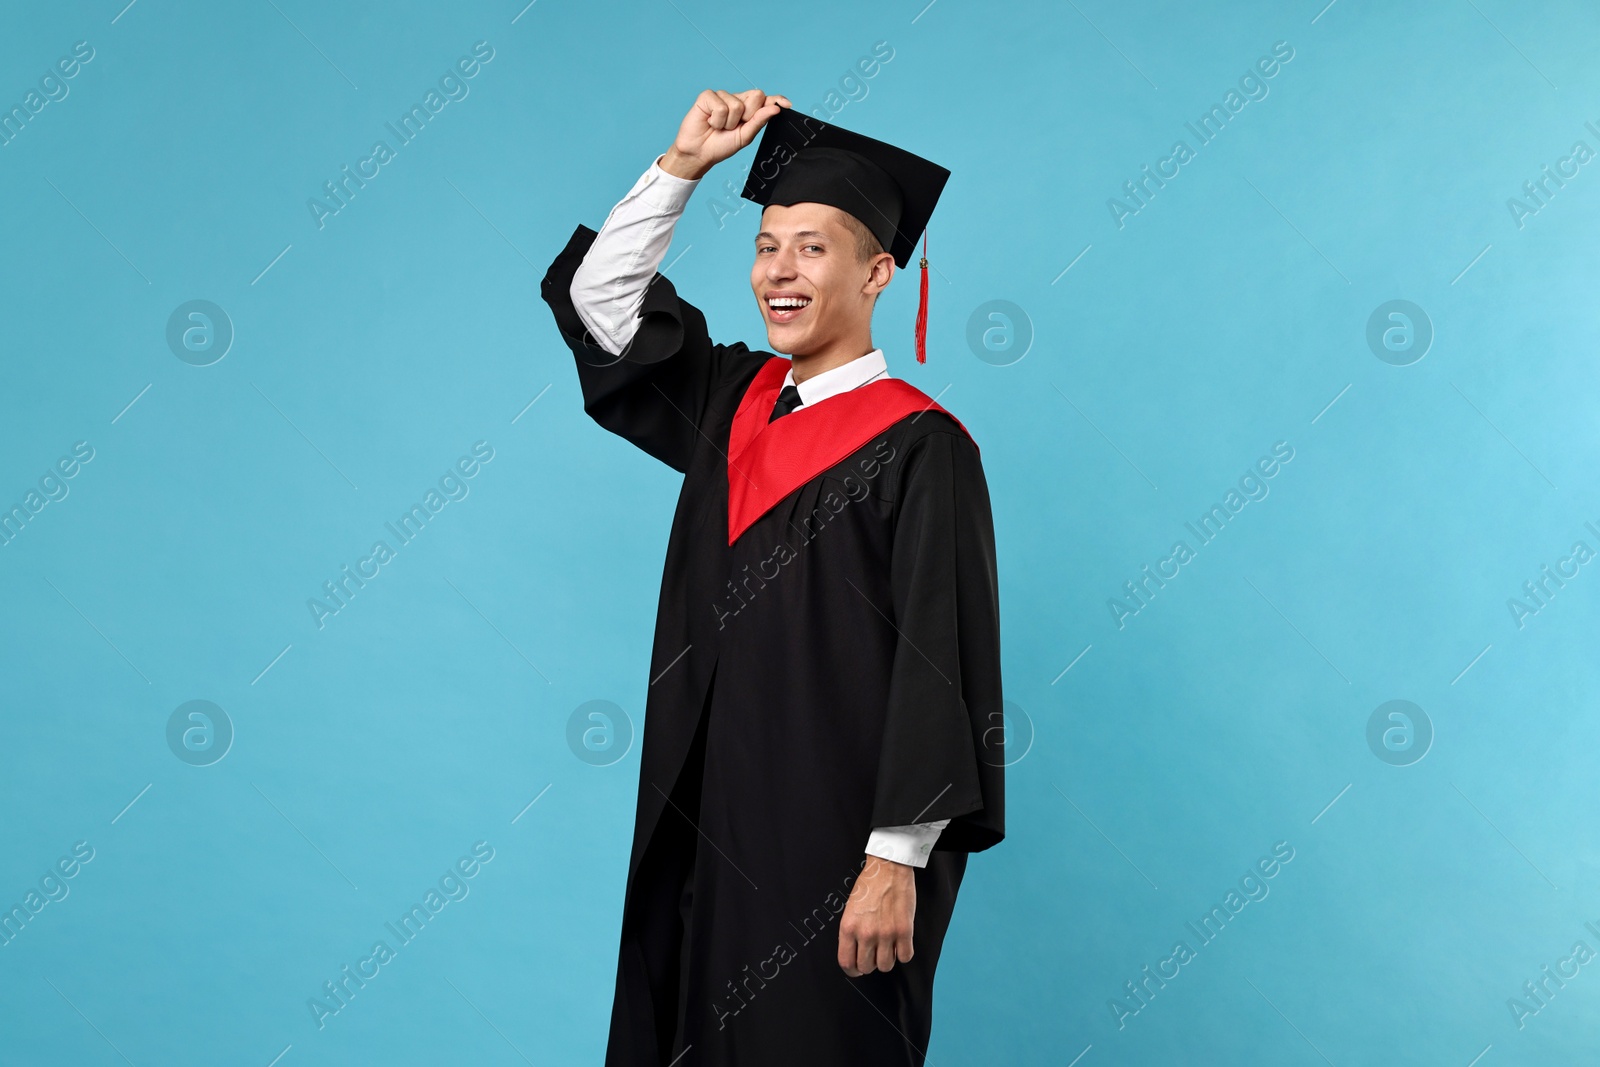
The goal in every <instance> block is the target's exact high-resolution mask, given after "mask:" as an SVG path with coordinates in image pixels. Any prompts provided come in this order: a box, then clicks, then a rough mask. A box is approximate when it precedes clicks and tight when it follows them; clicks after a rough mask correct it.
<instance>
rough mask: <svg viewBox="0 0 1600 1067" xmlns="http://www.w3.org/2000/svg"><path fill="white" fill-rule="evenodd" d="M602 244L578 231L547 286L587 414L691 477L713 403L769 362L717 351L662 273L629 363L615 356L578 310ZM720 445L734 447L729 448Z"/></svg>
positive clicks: (724, 348) (696, 314)
mask: <svg viewBox="0 0 1600 1067" xmlns="http://www.w3.org/2000/svg"><path fill="white" fill-rule="evenodd" d="M595 236H596V234H595V231H594V230H591V229H590V228H589V227H587V226H579V227H578V228H577V229H576V230H574V231H573V233H572V237H571V238H570V239H569V240H568V241H567V245H566V247H565V248H563V249H562V250H561V252H560V254H559V255H557V256H556V258H555V261H554V262H552V263H551V264H550V268H549V270H548V271H546V272H545V276H544V280H543V281H542V282H540V285H539V293H540V296H542V297H543V298H544V301H545V303H546V304H548V305H550V310H551V312H552V313H553V314H554V315H555V320H556V327H557V328H558V329H559V330H560V331H561V339H562V340H563V341H565V342H566V344H567V347H568V348H570V349H572V354H573V356H574V357H575V358H576V359H577V364H578V382H579V385H580V386H581V387H582V389H583V410H584V411H586V412H588V414H589V416H590V417H591V418H593V419H594V421H595V422H597V423H599V424H600V425H601V426H603V427H605V428H606V429H608V430H610V431H611V432H612V433H614V434H617V435H619V436H620V437H623V438H625V439H626V440H628V441H631V442H632V443H633V444H635V445H637V446H638V447H639V448H641V449H643V450H644V451H645V452H648V453H649V454H650V455H652V456H654V457H655V458H656V459H659V460H660V461H661V462H663V463H665V464H667V465H668V466H669V467H672V468H673V469H675V470H678V471H685V472H686V471H687V470H688V469H689V460H690V457H691V456H692V455H693V454H694V450H695V448H696V446H697V445H698V443H699V442H700V441H701V440H702V439H703V435H705V434H706V426H705V417H706V412H707V406H708V402H709V400H710V398H711V396H712V395H713V393H714V392H715V391H716V390H717V389H719V388H723V387H727V386H728V385H729V384H730V383H732V382H735V381H736V380H738V379H739V378H740V377H741V376H742V377H743V378H744V379H745V380H748V379H749V378H750V377H751V376H753V375H754V374H755V372H756V370H758V369H759V368H760V366H761V364H762V363H763V362H764V358H765V357H764V354H758V353H754V352H751V351H750V349H749V348H747V347H746V346H745V345H743V344H734V345H719V344H713V343H712V341H711V338H710V337H709V336H708V334H707V333H706V320H705V316H704V315H702V314H701V313H700V310H699V309H698V308H696V307H695V306H694V305H692V304H690V303H688V302H687V301H685V300H680V299H679V298H678V293H677V290H675V289H674V288H673V287H672V282H670V281H669V280H668V279H667V278H666V276H665V275H663V274H661V273H659V272H657V273H656V274H655V276H654V277H653V278H652V279H651V280H650V286H649V288H648V289H647V290H646V291H645V295H644V302H643V304H642V305H641V307H640V309H639V325H638V328H637V330H636V331H635V332H634V335H633V338H632V340H631V341H629V343H628V345H627V347H625V348H624V349H623V351H622V354H621V355H613V354H611V353H610V352H607V351H606V350H605V349H604V348H603V347H601V346H600V345H599V344H598V343H597V342H596V339H595V338H594V337H593V336H592V335H591V334H590V333H589V332H588V330H587V329H586V328H585V327H584V325H583V321H582V319H580V318H579V316H578V313H577V309H576V308H574V307H573V304H572V278H573V275H574V274H576V273H577V270H578V267H579V265H580V264H582V262H583V257H584V254H585V253H586V252H587V251H588V249H589V246H590V244H592V243H593V241H594V239H595ZM713 444H716V445H717V447H718V448H723V447H726V441H723V442H721V443H717V442H716V441H715V440H713Z"/></svg>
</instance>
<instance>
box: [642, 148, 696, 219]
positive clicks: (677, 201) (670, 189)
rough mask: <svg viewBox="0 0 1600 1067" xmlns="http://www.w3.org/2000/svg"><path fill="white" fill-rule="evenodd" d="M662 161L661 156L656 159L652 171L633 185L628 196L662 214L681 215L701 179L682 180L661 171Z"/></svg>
mask: <svg viewBox="0 0 1600 1067" xmlns="http://www.w3.org/2000/svg"><path fill="white" fill-rule="evenodd" d="M661 159H662V157H660V156H657V157H656V161H655V162H654V163H652V164H650V169H649V170H647V171H645V172H644V173H643V174H641V175H640V176H639V180H638V181H636V182H634V183H633V188H632V189H631V190H630V191H629V193H628V195H629V196H637V197H638V198H639V199H640V200H642V201H644V202H645V203H646V204H649V205H650V206H651V207H653V208H655V209H656V210H657V211H659V212H661V213H662V214H672V215H681V214H683V209H684V208H685V207H687V206H688V204H689V197H690V195H692V194H693V193H694V189H695V186H697V185H699V184H700V179H699V178H680V177H678V176H677V175H676V174H668V173H667V172H666V171H664V170H662V169H661Z"/></svg>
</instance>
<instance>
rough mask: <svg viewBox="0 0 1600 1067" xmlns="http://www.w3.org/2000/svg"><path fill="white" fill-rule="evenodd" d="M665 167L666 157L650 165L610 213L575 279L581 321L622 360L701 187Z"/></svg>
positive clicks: (573, 293) (574, 293)
mask: <svg viewBox="0 0 1600 1067" xmlns="http://www.w3.org/2000/svg"><path fill="white" fill-rule="evenodd" d="M663 162H667V160H666V157H665V156H663V157H662V158H661V160H659V161H657V162H656V163H652V164H651V165H650V169H649V170H647V171H645V173H644V174H643V175H642V176H641V177H640V178H639V180H638V181H637V182H635V183H634V186H633V188H632V189H630V190H629V191H628V194H627V195H626V196H624V197H623V198H622V200H621V201H619V202H618V203H617V205H616V207H614V208H612V209H611V214H610V215H608V216H607V217H606V221H605V225H603V226H602V227H601V228H600V232H599V234H598V235H596V237H595V239H594V243H593V244H592V245H591V246H590V247H589V251H588V253H587V254H586V255H585V256H584V258H583V263H582V264H581V265H580V266H579V267H578V270H577V272H576V273H575V274H574V275H573V278H572V289H571V297H572V305H573V308H574V309H575V310H576V311H577V313H578V318H579V319H580V320H582V322H583V324H584V326H585V327H586V328H587V329H588V330H589V332H590V333H591V334H592V335H593V336H594V338H595V341H596V342H597V343H598V344H599V345H600V347H601V348H604V349H605V350H606V351H607V352H609V353H611V354H612V355H620V354H621V353H622V352H623V351H625V350H626V349H627V347H628V343H629V342H630V341H632V340H633V335H634V332H635V330H636V329H637V328H638V322H639V308H640V305H641V304H643V302H644V295H645V292H646V290H648V289H649V287H650V282H651V280H652V279H653V278H654V277H655V274H656V271H657V269H658V268H659V267H660V266H661V261H662V259H663V258H664V257H665V256H666V253H667V248H668V247H669V246H670V245H671V244H672V231H673V228H674V227H675V226H676V225H677V222H678V219H679V218H680V217H681V216H682V214H683V209H684V206H685V205H686V204H687V203H688V202H689V196H690V194H691V193H693V192H694V187H695V184H696V182H697V179H695V178H684V177H679V176H677V175H675V174H672V173H669V172H668V171H667V170H666V169H664V167H663V166H661V164H662V163H663ZM673 165H674V166H678V164H677V163H676V162H674V163H673ZM680 169H682V168H680Z"/></svg>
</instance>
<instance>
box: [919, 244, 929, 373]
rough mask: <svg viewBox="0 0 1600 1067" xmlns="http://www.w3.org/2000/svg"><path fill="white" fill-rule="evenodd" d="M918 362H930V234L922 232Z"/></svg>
mask: <svg viewBox="0 0 1600 1067" xmlns="http://www.w3.org/2000/svg"><path fill="white" fill-rule="evenodd" d="M917 362H918V363H926V362H928V234H927V232H926V231H924V232H923V234H922V289H921V292H920V294H919V296H918V297H917Z"/></svg>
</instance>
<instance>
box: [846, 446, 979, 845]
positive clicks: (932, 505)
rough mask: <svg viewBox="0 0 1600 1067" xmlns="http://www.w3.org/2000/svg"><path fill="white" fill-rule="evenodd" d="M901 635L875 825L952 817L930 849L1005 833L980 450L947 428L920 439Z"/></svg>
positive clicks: (905, 514) (914, 453)
mask: <svg viewBox="0 0 1600 1067" xmlns="http://www.w3.org/2000/svg"><path fill="white" fill-rule="evenodd" d="M890 596H891V601H892V608H893V610H892V613H891V617H892V619H893V622H894V626H895V630H896V645H895V652H894V660H893V667H892V670H891V674H890V682H889V698H888V709H887V718H886V720H885V728H884V735H883V748H882V752H881V755H880V758H879V766H878V781H877V787H876V794H875V799H874V805H873V818H872V825H873V826H874V827H881V826H898V825H905V824H909V823H919V822H929V821H933V820H937V819H949V820H950V823H949V825H948V826H946V827H945V829H944V830H943V832H942V833H941V834H940V835H939V838H938V840H937V842H936V843H935V844H934V848H935V849H947V850H952V851H961V852H977V851H981V850H983V849H986V848H988V847H990V846H991V845H994V844H997V843H998V842H999V841H1000V840H1001V839H1002V838H1003V837H1004V836H1005V778H1004V774H1005V772H1004V769H1003V766H1004V763H1005V759H1004V748H1003V743H1002V742H1003V738H1004V731H1003V728H1002V719H1001V712H1002V707H1003V702H1002V698H1001V689H1000V604H999V591H998V581H997V576H996V571H995V550H994V523H993V518H992V516H991V513H990V508H989V490H988V486H987V483H986V482H985V480H984V476H983V466H982V464H981V463H980V462H979V459H978V450H977V446H975V445H974V444H973V443H972V441H971V439H970V438H968V437H967V436H966V435H965V434H963V433H961V432H960V431H959V429H957V428H956V427H955V426H952V427H951V428H950V430H949V431H948V432H946V431H942V430H941V431H939V432H930V433H927V434H924V435H923V436H921V437H919V438H917V439H916V440H915V441H913V442H912V443H911V444H910V445H909V447H908V448H907V451H906V459H905V464H904V466H903V467H902V468H901V472H900V484H899V488H898V496H897V502H896V516H895V527H894V537H893V549H892V558H891V561H890Z"/></svg>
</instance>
